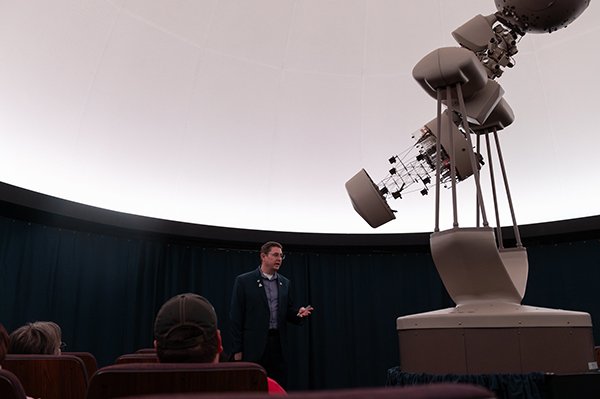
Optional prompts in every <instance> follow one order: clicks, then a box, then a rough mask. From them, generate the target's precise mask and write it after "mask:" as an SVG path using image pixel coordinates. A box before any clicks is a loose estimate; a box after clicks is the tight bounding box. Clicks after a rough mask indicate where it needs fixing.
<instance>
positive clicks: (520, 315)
mask: <svg viewBox="0 0 600 399" xmlns="http://www.w3.org/2000/svg"><path fill="white" fill-rule="evenodd" d="M396 324H397V330H398V338H399V342H400V369H401V370H402V371H403V372H409V373H429V374H489V373H517V374H523V373H529V372H549V373H560V374H563V373H584V372H588V371H590V370H595V369H597V368H598V366H597V364H596V362H595V359H594V340H593V335H592V325H591V318H590V316H589V314H587V313H583V312H572V311H564V310H555V309H545V308H536V307H530V306H523V305H517V304H508V303H479V304H469V305H463V306H457V307H456V308H449V309H443V310H437V311H434V312H427V313H421V314H416V315H410V316H404V317H399V318H398V319H397V322H396Z"/></svg>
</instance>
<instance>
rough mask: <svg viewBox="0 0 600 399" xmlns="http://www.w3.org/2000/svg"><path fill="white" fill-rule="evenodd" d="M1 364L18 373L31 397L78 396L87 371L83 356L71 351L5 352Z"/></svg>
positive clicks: (69, 398)
mask: <svg viewBox="0 0 600 399" xmlns="http://www.w3.org/2000/svg"><path fill="white" fill-rule="evenodd" d="M3 368H5V369H6V370H9V371H11V372H12V373H13V374H15V375H16V376H17V378H18V379H19V381H20V382H21V385H22V386H23V389H24V390H25V393H26V394H27V395H28V396H31V397H33V398H43V399H81V398H84V397H85V393H86V390H87V385H88V375H87V370H86V367H85V364H84V363H83V360H81V358H79V357H77V356H73V355H65V354H61V355H13V354H8V355H6V359H4V363H3Z"/></svg>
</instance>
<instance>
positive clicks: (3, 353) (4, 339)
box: [0, 324, 9, 366]
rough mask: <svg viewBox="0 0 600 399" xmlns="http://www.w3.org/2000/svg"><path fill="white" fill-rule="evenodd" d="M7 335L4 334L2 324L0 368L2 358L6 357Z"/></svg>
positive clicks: (0, 331) (0, 327)
mask: <svg viewBox="0 0 600 399" xmlns="http://www.w3.org/2000/svg"><path fill="white" fill-rule="evenodd" d="M8 342H9V338H8V333H7V332H6V328H4V326H3V325H2V324H0V366H1V365H2V362H4V358H5V357H6V352H7V351H8Z"/></svg>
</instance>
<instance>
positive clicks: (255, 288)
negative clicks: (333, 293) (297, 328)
mask: <svg viewBox="0 0 600 399" xmlns="http://www.w3.org/2000/svg"><path fill="white" fill-rule="evenodd" d="M282 249H283V247H282V246H281V244H279V243H277V242H274V241H269V242H267V243H265V244H264V245H263V246H262V247H261V250H260V260H261V263H260V266H259V267H258V268H257V269H255V270H252V271H250V272H248V273H244V274H241V275H239V276H237V277H236V279H235V282H234V285H233V295H232V298H231V307H230V319H231V336H232V343H233V347H232V353H233V356H234V360H243V361H246V362H254V363H258V364H260V365H262V366H263V367H264V368H265V370H266V371H267V374H268V376H269V377H271V378H274V379H275V380H277V381H278V382H279V383H280V384H282V385H283V386H285V385H286V384H287V366H286V361H285V348H286V346H287V334H286V331H287V322H291V323H294V324H300V323H301V322H302V319H303V318H304V317H307V316H309V315H310V314H311V312H312V310H313V308H312V307H311V306H310V305H308V306H306V307H304V306H303V307H300V308H297V307H295V305H294V299H293V295H292V293H291V288H290V280H288V279H287V278H285V277H284V276H282V275H281V274H279V273H278V271H279V268H280V267H281V263H282V261H283V259H284V258H285V256H284V255H283V252H282Z"/></svg>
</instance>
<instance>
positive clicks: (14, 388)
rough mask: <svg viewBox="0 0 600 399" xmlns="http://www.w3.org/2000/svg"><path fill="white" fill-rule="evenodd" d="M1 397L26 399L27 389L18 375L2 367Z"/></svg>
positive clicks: (0, 380) (0, 377) (0, 373)
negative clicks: (24, 388)
mask: <svg viewBox="0 0 600 399" xmlns="http://www.w3.org/2000/svg"><path fill="white" fill-rule="evenodd" d="M0 398H2V399H25V398H26V395H25V390H23V386H22V385H21V382H20V381H19V379H18V378H17V376H16V375H14V374H13V373H11V372H10V371H8V370H3V369H0Z"/></svg>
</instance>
